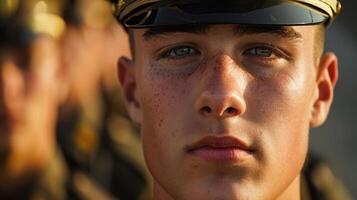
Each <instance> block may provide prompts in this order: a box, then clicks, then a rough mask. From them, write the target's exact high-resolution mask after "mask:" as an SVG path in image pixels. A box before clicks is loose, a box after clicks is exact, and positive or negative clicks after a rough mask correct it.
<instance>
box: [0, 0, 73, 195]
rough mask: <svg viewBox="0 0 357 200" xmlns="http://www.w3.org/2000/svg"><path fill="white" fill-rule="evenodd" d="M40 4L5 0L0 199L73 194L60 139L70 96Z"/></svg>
mask: <svg viewBox="0 0 357 200" xmlns="http://www.w3.org/2000/svg"><path fill="white" fill-rule="evenodd" d="M35 5H36V4H35V2H34V1H33V2H31V1H15V0H0V199H4V200H5V199H6V200H11V199H16V200H18V199H21V200H22V199H31V200H32V199H33V200H35V199H36V200H41V199H51V200H57V199H58V200H60V199H61V200H62V199H66V197H67V196H66V195H67V190H66V182H67V178H68V177H67V172H66V167H65V164H64V160H63V158H62V156H61V153H60V152H59V151H58V148H57V147H56V141H55V124H56V117H57V109H58V105H59V103H60V100H61V98H62V97H63V95H64V92H63V91H64V90H63V87H62V85H61V84H60V83H61V80H62V75H61V73H60V62H59V61H60V60H59V51H58V47H57V44H56V42H55V40H54V39H53V38H52V37H51V36H49V34H43V32H37V30H36V29H35V28H36V27H40V26H37V25H38V24H37V21H36V18H35V15H36V14H39V13H36V12H37V11H38V10H35V7H34V6H35ZM42 14H43V13H42ZM42 20H46V19H45V18H42ZM38 30H39V29H38ZM53 31H55V30H53Z"/></svg>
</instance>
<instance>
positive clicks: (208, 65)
mask: <svg viewBox="0 0 357 200" xmlns="http://www.w3.org/2000/svg"><path fill="white" fill-rule="evenodd" d="M315 31H316V27H315V26H300V27H275V28H274V27H265V28H263V27H248V26H237V25H212V26H196V27H186V28H182V27H181V28H180V27H173V28H156V29H139V30H134V35H133V36H134V39H135V61H129V60H126V59H121V62H120V64H119V66H120V70H121V74H120V79H121V83H122V85H123V87H124V91H125V96H126V99H127V105H128V110H129V113H130V115H131V116H132V118H133V119H134V120H135V121H137V122H138V123H140V124H141V128H142V137H143V145H144V154H145V158H146V162H147V165H148V168H149V170H150V171H151V173H152V175H153V177H154V179H155V189H154V195H155V196H156V197H157V198H158V197H161V198H163V199H170V198H173V199H294V198H293V197H295V198H298V197H299V174H300V170H301V168H302V166H303V163H304V160H305V156H306V152H307V148H308V132H309V128H310V126H317V125H319V124H321V123H322V122H323V121H324V119H325V117H326V115H327V112H328V109H329V106H330V104H331V101H332V90H333V86H334V84H335V82H336V78H337V64H336V58H335V57H334V56H333V55H332V54H328V55H326V56H324V57H322V59H319V58H317V57H316V53H315V51H316V50H315V49H314V48H315V47H316V45H314V44H315V42H316V41H315V39H316V37H315ZM158 199H160V198H158Z"/></svg>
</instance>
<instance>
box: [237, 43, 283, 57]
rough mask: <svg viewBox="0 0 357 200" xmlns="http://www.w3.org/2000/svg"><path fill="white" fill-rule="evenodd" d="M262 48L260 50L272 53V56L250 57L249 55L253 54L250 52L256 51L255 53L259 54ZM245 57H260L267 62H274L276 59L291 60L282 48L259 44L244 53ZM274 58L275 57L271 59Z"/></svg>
mask: <svg viewBox="0 0 357 200" xmlns="http://www.w3.org/2000/svg"><path fill="white" fill-rule="evenodd" d="M259 48H260V50H267V49H268V50H269V51H270V53H271V54H270V56H260V55H248V53H251V52H250V51H252V50H255V53H257V50H258V49H259ZM243 55H246V56H252V57H259V58H262V59H267V60H273V59H276V58H284V59H287V60H290V56H289V55H288V54H287V53H285V52H284V51H283V50H281V49H280V48H278V47H276V46H274V45H267V44H258V45H255V46H253V47H250V48H248V49H247V50H245V51H244V52H243ZM271 56H274V57H271Z"/></svg>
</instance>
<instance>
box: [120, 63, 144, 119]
mask: <svg viewBox="0 0 357 200" xmlns="http://www.w3.org/2000/svg"><path fill="white" fill-rule="evenodd" d="M118 77H119V81H120V84H121V86H122V88H123V96H124V102H125V105H126V108H127V110H128V113H129V115H130V117H131V118H132V120H133V121H134V122H136V123H138V124H141V122H142V109H141V103H140V98H139V91H138V88H137V80H136V76H135V70H134V63H133V61H132V60H130V59H129V58H127V57H121V58H120V59H119V61H118Z"/></svg>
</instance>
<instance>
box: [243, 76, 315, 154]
mask: <svg viewBox="0 0 357 200" xmlns="http://www.w3.org/2000/svg"><path fill="white" fill-rule="evenodd" d="M291 74H292V73H278V74H276V75H274V76H272V77H266V78H264V79H260V80H257V81H252V82H251V83H250V84H249V85H248V87H249V88H248V89H247V91H249V92H247V93H246V94H245V96H246V99H247V102H248V103H247V113H246V116H247V118H248V119H249V120H250V121H252V122H253V123H256V124H257V126H260V127H261V128H262V129H263V133H266V134H265V135H263V137H266V140H265V141H267V144H268V145H269V147H268V148H269V149H272V150H274V151H275V152H277V153H278V155H277V157H281V156H284V157H285V156H286V157H285V158H286V159H288V157H289V156H292V155H291V154H293V153H295V154H298V155H303V154H305V151H306V148H307V140H308V131H309V120H310V112H311V109H312V105H313V83H314V82H313V78H312V77H313V76H309V75H306V74H307V72H301V71H298V72H296V73H294V75H291ZM283 154H284V155H283ZM294 156H297V155H294ZM295 158H296V157H295ZM299 159H300V158H299Z"/></svg>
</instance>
